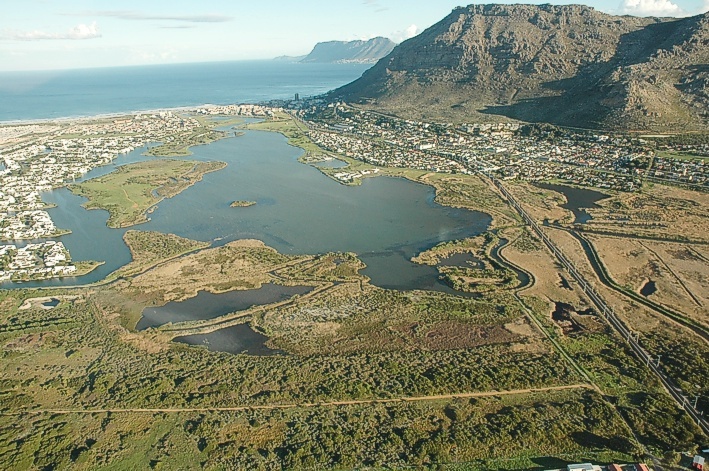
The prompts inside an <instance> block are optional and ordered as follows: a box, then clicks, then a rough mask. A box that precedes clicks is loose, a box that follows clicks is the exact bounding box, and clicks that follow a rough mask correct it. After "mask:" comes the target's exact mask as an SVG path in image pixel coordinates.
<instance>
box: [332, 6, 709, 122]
mask: <svg viewBox="0 0 709 471" xmlns="http://www.w3.org/2000/svg"><path fill="white" fill-rule="evenodd" d="M331 96H332V98H336V99H344V100H345V101H349V102H359V103H362V104H364V105H365V106H369V107H376V108H377V109H379V110H380V111H384V112H389V113H394V114H398V115H400V116H403V117H408V118H412V119H427V118H429V119H448V120H467V121H470V120H474V119H485V120H487V121H490V120H499V119H500V117H508V118H513V119H519V120H523V121H530V122H549V123H554V124H559V125H565V126H578V127H591V128H602V129H656V130H672V129H682V130H707V129H709V14H704V15H699V16H694V17H690V18H682V19H675V18H637V17H632V16H612V15H607V14H605V13H601V12H598V11H596V10H594V9H593V8H590V7H586V6H581V5H563V6H561V5H559V6H557V5H538V6H537V5H470V6H468V7H458V8H456V9H454V10H453V11H452V12H451V14H450V15H448V16H447V17H446V18H444V19H443V20H442V21H440V22H438V23H437V24H435V25H433V26H431V27H430V28H428V29H427V30H426V31H424V32H423V33H421V34H420V35H418V36H416V37H414V38H412V39H409V40H407V41H405V42H403V43H401V44H400V45H398V46H397V47H396V48H395V49H394V50H393V51H392V53H391V54H390V55H389V56H387V57H386V58H385V59H383V60H381V61H379V62H378V63H377V64H376V65H375V66H374V67H372V68H371V69H369V70H368V71H367V72H365V73H364V74H363V76H362V77H361V78H360V79H358V80H357V81H355V82H352V83H351V84H349V85H346V86H344V87H342V88H340V89H338V90H335V91H334V92H332V95H331ZM491 115H495V116H491ZM503 119H504V118H503Z"/></svg>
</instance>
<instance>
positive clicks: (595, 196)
mask: <svg viewBox="0 0 709 471" xmlns="http://www.w3.org/2000/svg"><path fill="white" fill-rule="evenodd" d="M537 186H538V187H539V188H544V189H546V190H552V191H556V192H559V193H561V194H563V195H564V196H565V197H566V203H564V204H562V205H561V207H562V208H564V209H568V210H569V211H571V212H572V213H574V216H575V219H574V224H585V223H587V222H588V221H590V220H591V219H593V218H592V217H591V215H590V214H588V213H587V212H586V208H598V207H599V206H598V205H597V204H596V203H597V202H598V201H601V200H603V199H606V198H609V197H610V196H609V195H607V194H605V193H601V192H600V191H596V190H588V189H586V188H575V187H573V186H566V185H554V184H551V183H537Z"/></svg>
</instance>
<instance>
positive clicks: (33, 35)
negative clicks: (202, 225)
mask: <svg viewBox="0 0 709 471" xmlns="http://www.w3.org/2000/svg"><path fill="white" fill-rule="evenodd" d="M0 37H2V38H3V39H15V40H18V41H39V40H42V39H94V38H100V37H101V33H100V32H99V30H98V27H97V26H96V22H93V23H91V24H90V25H85V24H80V25H77V26H75V27H73V28H71V29H70V30H69V31H68V32H66V33H47V32H45V31H39V30H34V31H7V30H4V31H3V32H2V34H0Z"/></svg>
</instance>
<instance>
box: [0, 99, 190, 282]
mask: <svg viewBox="0 0 709 471" xmlns="http://www.w3.org/2000/svg"><path fill="white" fill-rule="evenodd" d="M199 126H200V125H199V122H198V121H197V120H195V119H194V118H189V117H183V116H179V115H177V114H175V113H172V112H170V111H165V112H159V113H155V114H135V115H132V116H128V117H124V118H108V119H101V120H86V119H83V120H78V121H75V122H71V123H66V124H63V125H61V124H59V125H51V126H50V125H43V126H39V125H18V126H2V127H0V182H1V183H2V184H1V185H0V240H39V239H46V238H51V237H56V236H57V235H59V231H58V230H57V227H56V226H55V225H54V222H53V221H52V219H51V217H50V215H49V213H47V211H46V204H45V203H44V202H43V201H42V193H44V192H47V191H51V190H52V189H53V188H58V187H61V186H63V185H65V184H66V183H67V182H71V181H74V180H76V179H77V178H80V177H82V176H83V175H85V174H86V173H87V172H89V171H90V170H91V169H93V168H96V167H98V166H101V165H105V164H107V163H110V162H111V161H112V160H113V159H114V158H116V156H118V155H120V154H127V153H129V152H131V151H132V150H134V149H135V148H137V147H141V146H144V145H146V143H149V142H157V141H161V140H163V139H165V138H166V137H167V136H170V135H173V134H175V133H178V132H185V131H189V130H191V129H194V128H197V127H199ZM32 132H38V133H39V134H32ZM23 137H24V138H23ZM7 247H13V246H2V245H0V249H2V250H5V251H7V250H9V249H6V248H7ZM27 247H30V246H27ZM62 247H63V246H62ZM13 250H15V249H13ZM27 250H30V249H26V248H25V249H18V250H17V253H18V254H19V255H18V256H19V257H20V259H19V260H20V262H22V266H23V268H21V269H20V268H18V269H15V268H11V267H9V265H8V267H6V270H5V271H6V273H5V275H4V276H5V277H12V278H14V277H15V276H20V275H21V276H25V275H28V274H31V275H32V276H33V277H46V275H51V276H61V275H65V274H67V273H69V272H70V271H71V268H69V267H61V268H59V267H56V266H47V265H46V263H44V262H42V261H41V260H42V258H41V257H38V256H26V255H23V254H25V253H27ZM32 250H34V249H32ZM32 250H30V252H31V253H33V254H34V253H35V252H32ZM37 250H39V249H37ZM13 253H14V252H13ZM30 261H32V262H34V264H35V265H34V268H30V267H25V265H26V264H27V263H29V262H30ZM50 263H51V261H50ZM45 268H51V269H52V270H50V271H47V270H45ZM55 268H56V269H55ZM7 270H9V271H10V273H9V274H8V273H7ZM16 270H29V271H26V272H22V273H20V272H17V273H12V272H13V271H16ZM32 270H37V271H32Z"/></svg>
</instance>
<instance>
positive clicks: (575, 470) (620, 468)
mask: <svg viewBox="0 0 709 471" xmlns="http://www.w3.org/2000/svg"><path fill="white" fill-rule="evenodd" d="M548 471H648V467H647V465H646V464H644V463H635V464H609V465H608V466H600V465H597V464H593V463H579V464H570V465H567V466H566V468H563V469H555V470H548Z"/></svg>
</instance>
